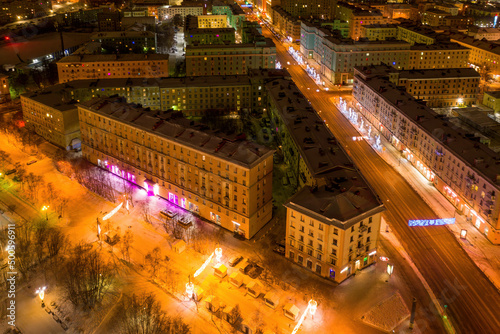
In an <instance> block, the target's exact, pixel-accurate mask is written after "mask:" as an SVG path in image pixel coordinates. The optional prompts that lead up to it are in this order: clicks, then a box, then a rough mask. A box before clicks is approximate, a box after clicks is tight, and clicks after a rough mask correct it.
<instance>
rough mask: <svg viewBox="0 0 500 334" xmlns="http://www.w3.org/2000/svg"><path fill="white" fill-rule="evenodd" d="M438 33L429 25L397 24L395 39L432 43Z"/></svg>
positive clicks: (415, 42)
mask: <svg viewBox="0 0 500 334" xmlns="http://www.w3.org/2000/svg"><path fill="white" fill-rule="evenodd" d="M438 38H439V34H437V33H436V32H434V30H432V29H430V28H429V27H422V26H414V25H411V26H409V25H398V35H397V39H400V40H402V41H405V42H408V43H410V44H411V45H413V44H417V43H418V44H427V45H429V44H434V43H436V40H438Z"/></svg>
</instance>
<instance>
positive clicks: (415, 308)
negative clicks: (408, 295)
mask: <svg viewBox="0 0 500 334" xmlns="http://www.w3.org/2000/svg"><path fill="white" fill-rule="evenodd" d="M416 310H417V298H415V297H413V303H412V304H411V316H410V329H413V322H414V321H415V311H416Z"/></svg>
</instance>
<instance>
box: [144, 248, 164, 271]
mask: <svg viewBox="0 0 500 334" xmlns="http://www.w3.org/2000/svg"><path fill="white" fill-rule="evenodd" d="M145 261H146V264H147V265H148V266H149V267H150V268H151V272H152V274H153V276H156V273H157V272H158V269H159V268H160V266H161V250H160V247H155V248H154V249H153V250H152V251H151V252H149V253H147V254H146V256H145Z"/></svg>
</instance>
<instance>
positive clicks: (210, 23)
mask: <svg viewBox="0 0 500 334" xmlns="http://www.w3.org/2000/svg"><path fill="white" fill-rule="evenodd" d="M197 18H198V28H200V29H205V28H207V29H208V28H212V29H213V28H227V27H228V26H227V16H226V15H198V17H197Z"/></svg>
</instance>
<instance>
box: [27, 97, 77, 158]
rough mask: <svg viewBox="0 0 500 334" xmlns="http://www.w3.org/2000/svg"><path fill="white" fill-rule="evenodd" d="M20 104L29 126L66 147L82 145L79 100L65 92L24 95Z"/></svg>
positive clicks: (51, 140) (68, 148) (47, 138)
mask: <svg viewBox="0 0 500 334" xmlns="http://www.w3.org/2000/svg"><path fill="white" fill-rule="evenodd" d="M21 106H22V110H23V119H24V121H25V122H26V128H27V129H29V130H31V131H34V132H35V133H36V134H38V135H40V136H41V137H43V138H45V139H46V140H47V141H49V142H51V143H52V144H54V145H56V146H59V147H62V148H64V149H66V150H70V149H75V148H79V147H80V125H79V123H78V111H77V108H76V101H75V100H72V99H71V97H70V96H68V95H67V94H65V92H64V91H57V90H54V91H52V90H50V89H49V90H46V91H44V92H41V93H25V94H22V95H21Z"/></svg>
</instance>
